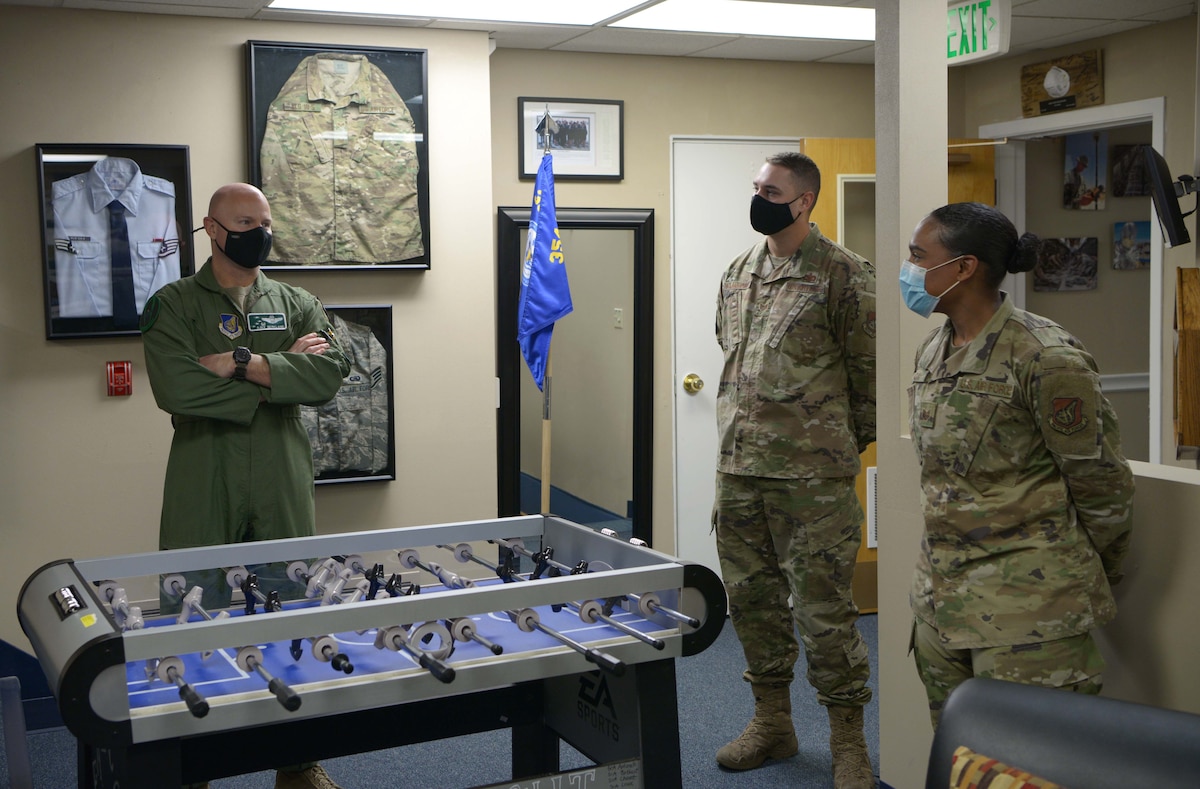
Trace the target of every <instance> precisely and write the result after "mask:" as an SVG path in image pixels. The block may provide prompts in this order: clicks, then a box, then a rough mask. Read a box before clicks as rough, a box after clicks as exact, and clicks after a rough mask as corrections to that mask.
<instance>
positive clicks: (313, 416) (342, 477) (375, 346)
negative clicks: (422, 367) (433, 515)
mask: <svg viewBox="0 0 1200 789" xmlns="http://www.w3.org/2000/svg"><path fill="white" fill-rule="evenodd" d="M325 311H326V312H327V313H328V315H329V320H330V322H331V323H332V324H333V334H334V336H335V338H336V339H337V342H338V345H339V346H341V348H342V351H343V352H344V353H345V354H346V358H347V359H348V360H349V361H350V373H349V374H348V375H347V376H346V377H345V378H344V379H343V380H342V387H341V388H340V389H339V390H338V393H337V395H335V396H334V398H333V399H332V400H330V401H329V402H328V403H326V404H325V405H322V406H318V407H313V406H306V405H302V406H300V419H301V421H302V422H303V424H304V427H305V429H306V430H307V431H308V440H309V443H311V444H312V450H313V476H314V480H315V482H316V483H317V484H318V485H319V484H322V483H326V482H366V481H379V480H393V479H395V478H396V432H395V430H394V429H393V427H392V426H393V424H394V421H393V418H392V417H393V414H394V413H395V395H394V387H393V380H394V379H393V373H392V371H393V369H394V367H395V365H394V364H393V360H392V308H391V307H390V306H386V305H383V306H344V307H329V306H327V307H326V308H325Z"/></svg>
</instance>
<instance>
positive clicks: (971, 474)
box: [909, 297, 1133, 649]
mask: <svg viewBox="0 0 1200 789" xmlns="http://www.w3.org/2000/svg"><path fill="white" fill-rule="evenodd" d="M951 339H952V329H951V326H950V323H949V322H948V321H947V322H946V324H945V325H943V326H942V327H941V328H939V329H937V330H936V331H934V332H933V333H932V334H931V335H930V336H929V337H928V338H927V339H926V341H925V343H924V344H923V346H922V347H921V349H920V351H919V352H918V355H917V362H916V371H915V373H914V374H913V384H912V387H911V388H910V390H909V398H910V405H911V417H910V418H911V428H912V438H913V444H914V446H915V447H916V451H917V457H918V459H919V461H920V464H921V490H922V493H923V501H924V513H925V533H924V537H923V539H922V541H921V551H920V555H919V557H918V560H917V568H916V572H915V573H914V577H913V585H912V590H911V595H910V597H911V603H912V606H913V611H914V613H915V614H916V615H917V616H918V617H920V618H921V619H922V620H924V621H925V622H927V623H928V624H930V625H932V626H933V627H935V628H936V629H937V630H938V632H939V633H940V634H941V637H942V640H943V642H944V643H945V644H946V646H948V647H950V648H952V649H973V648H980V647H994V646H1005V645H1014V644H1028V643H1034V642H1039V641H1052V640H1056V639H1060V638H1067V637H1069V636H1073V635H1078V634H1080V633H1084V632H1087V631H1088V630H1091V629H1092V628H1095V627H1097V626H1099V625H1102V624H1104V623H1105V622H1107V621H1109V620H1110V619H1112V618H1113V616H1114V615H1115V614H1116V604H1115V603H1114V601H1113V596H1112V591H1111V589H1110V586H1109V584H1110V581H1115V580H1116V579H1117V578H1119V577H1120V568H1121V560H1122V558H1123V557H1124V555H1125V552H1126V549H1127V548H1128V545H1129V535H1130V529H1131V527H1132V509H1131V508H1132V498H1133V475H1132V472H1131V471H1130V468H1129V464H1128V463H1127V462H1126V461H1125V459H1124V457H1122V455H1121V447H1120V436H1119V433H1118V431H1117V419H1116V415H1115V414H1114V413H1113V410H1112V407H1111V406H1110V405H1109V403H1108V400H1107V399H1105V397H1104V396H1103V395H1102V394H1101V392H1100V377H1099V373H1098V372H1097V370H1096V364H1095V362H1094V361H1093V359H1092V357H1091V355H1089V354H1088V353H1087V351H1085V350H1084V349H1083V347H1082V345H1081V344H1080V343H1079V341H1078V340H1077V339H1075V338H1074V337H1072V336H1071V335H1070V334H1068V333H1067V332H1066V330H1064V329H1063V328H1062V327H1061V326H1058V325H1056V324H1055V323H1053V322H1051V321H1049V320H1046V319H1045V318H1042V317H1039V316H1037V315H1033V314H1031V313H1028V312H1025V311H1023V310H1018V309H1014V307H1013V305H1012V302H1011V301H1009V300H1008V298H1007V297H1005V298H1004V300H1003V301H1002V302H1001V305H1000V309H999V310H998V311H997V312H996V314H995V315H994V316H992V318H991V320H990V321H989V322H988V324H987V325H986V326H985V327H984V329H983V330H982V331H981V332H980V333H979V336H977V337H976V338H975V339H973V340H972V341H971V342H970V343H968V344H967V345H966V346H965V347H962V348H955V347H953V346H952V345H951ZM1106 576H1108V577H1107V578H1106Z"/></svg>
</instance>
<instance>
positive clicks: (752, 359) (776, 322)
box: [716, 224, 875, 479]
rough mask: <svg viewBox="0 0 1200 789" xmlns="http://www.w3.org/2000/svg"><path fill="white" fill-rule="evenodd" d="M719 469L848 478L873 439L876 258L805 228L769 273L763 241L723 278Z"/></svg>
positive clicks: (788, 476)
mask: <svg viewBox="0 0 1200 789" xmlns="http://www.w3.org/2000/svg"><path fill="white" fill-rule="evenodd" d="M716 329H717V340H718V342H720V345H721V348H722V350H723V351H724V352H725V366H724V369H723V371H722V373H721V382H720V386H719V388H718V389H717V429H718V433H719V441H720V454H719V457H718V460H717V470H718V471H720V472H724V473H726V474H740V475H748V476H756V477H768V478H773V479H801V478H809V477H823V478H833V477H853V476H855V475H856V474H857V473H858V470H859V457H858V456H859V453H860V452H862V450H864V449H866V447H867V445H868V444H870V443H871V442H872V441H874V440H875V267H874V266H872V265H871V264H870V263H869V262H867V261H866V260H864V259H863V258H861V257H859V256H858V255H856V254H854V253H853V252H850V251H848V250H846V249H843V248H842V247H840V246H838V245H837V244H835V243H833V242H832V241H830V240H829V239H827V238H825V237H824V236H822V235H821V233H820V231H819V230H818V229H817V226H816V225H815V224H814V225H811V230H810V232H809V234H808V236H807V237H806V238H805V239H804V241H803V243H801V245H800V249H798V250H797V251H796V253H795V254H794V255H792V257H791V258H790V259H789V260H788V261H787V262H786V263H782V264H780V265H779V266H778V267H776V268H775V269H774V270H770V259H769V256H768V252H767V242H766V240H765V239H764V240H763V241H762V242H760V243H758V244H756V245H755V246H753V247H751V248H750V249H749V250H747V251H746V252H744V253H742V255H741V256H739V257H738V258H737V259H735V260H734V261H733V263H732V264H730V266H729V268H728V269H727V270H726V272H725V276H724V277H723V278H722V280H721V289H720V293H719V294H718V301H717V326H716Z"/></svg>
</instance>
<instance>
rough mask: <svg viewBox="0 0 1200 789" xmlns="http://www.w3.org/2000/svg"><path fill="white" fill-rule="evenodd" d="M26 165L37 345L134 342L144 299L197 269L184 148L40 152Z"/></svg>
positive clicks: (49, 147)
mask: <svg viewBox="0 0 1200 789" xmlns="http://www.w3.org/2000/svg"><path fill="white" fill-rule="evenodd" d="M34 158H35V160H36V164H37V189H38V196H39V199H38V207H39V215H40V219H41V233H42V241H41V246H42V289H43V294H44V299H45V316H46V339H48V340H60V339H75V338H88V337H121V336H130V337H140V336H141V331H140V330H139V329H138V325H137V324H138V317H139V315H140V312H141V309H142V307H143V306H144V305H145V303H146V300H147V299H148V298H150V296H151V295H152V294H153V293H154V291H156V290H158V289H159V288H161V287H162V286H163V285H166V284H167V283H168V282H172V281H174V280H177V279H179V278H180V277H186V276H189V275H191V274H193V273H195V270H196V267H195V258H194V245H193V243H192V234H191V221H192V203H191V194H192V187H191V177H190V170H189V162H188V146H186V145H134V144H119V145H100V144H95V145H88V144H73V143H72V144H58V143H40V144H38V145H36V146H34ZM107 198H115V201H116V202H119V203H120V208H118V209H114V208H111V207H110V206H111V205H112V203H111V202H110V203H104V202H103V201H104V200H105V199H107ZM114 210H116V211H119V212H120V214H122V215H123V221H122V220H121V219H120V218H119V216H118V215H115V214H114ZM118 228H119V229H118ZM114 233H123V234H124V238H123V239H122V241H123V242H124V243H120V242H119V243H118V244H114V243H113V240H114ZM118 249H121V250H125V249H127V250H128V254H127V256H123V255H121V254H120V253H118V254H117V255H116V257H114V252H116V250H118ZM114 274H115V276H114ZM121 283H124V286H122V284H121ZM114 285H115V286H116V288H115V290H114Z"/></svg>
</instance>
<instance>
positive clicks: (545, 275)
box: [517, 153, 574, 389]
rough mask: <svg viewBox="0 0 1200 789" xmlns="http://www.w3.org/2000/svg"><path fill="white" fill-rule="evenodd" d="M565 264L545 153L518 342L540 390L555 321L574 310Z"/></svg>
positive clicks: (551, 164) (523, 279)
mask: <svg viewBox="0 0 1200 789" xmlns="http://www.w3.org/2000/svg"><path fill="white" fill-rule="evenodd" d="M565 263H566V258H565V257H564V255H563V246H562V238H561V237H559V235H558V218H557V217H556V216H555V209H554V157H553V156H552V155H551V154H549V153H547V154H545V155H544V156H542V164H541V166H540V167H538V172H537V180H535V181H534V184H533V207H532V209H531V211H530V214H529V240H528V241H527V242H526V244H525V262H524V266H523V269H522V271H521V303H520V308H519V311H518V313H517V342H519V343H520V344H521V354H522V355H523V356H524V357H525V363H526V364H528V365H529V372H531V373H533V380H534V381H536V382H537V385H538V389H541V388H542V386H543V384H544V383H545V380H546V361H547V359H548V358H549V356H550V336H551V334H552V333H553V332H554V322H555V321H557V320H558V319H559V318H562V317H563V316H565V315H567V314H569V313H570V312H571V310H572V309H574V307H573V305H572V304H571V289H570V287H569V286H568V284H567V267H566V265H565Z"/></svg>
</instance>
